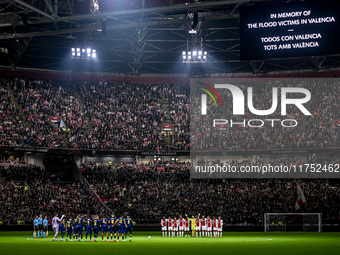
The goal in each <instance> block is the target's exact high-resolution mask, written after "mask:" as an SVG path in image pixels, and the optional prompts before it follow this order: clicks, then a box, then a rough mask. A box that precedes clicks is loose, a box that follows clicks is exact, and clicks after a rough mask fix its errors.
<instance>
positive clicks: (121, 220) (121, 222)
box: [117, 216, 126, 242]
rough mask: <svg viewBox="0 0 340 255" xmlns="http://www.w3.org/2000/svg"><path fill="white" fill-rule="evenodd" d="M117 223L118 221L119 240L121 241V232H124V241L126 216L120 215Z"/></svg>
mask: <svg viewBox="0 0 340 255" xmlns="http://www.w3.org/2000/svg"><path fill="white" fill-rule="evenodd" d="M117 223H118V238H117V241H118V242H119V234H122V239H123V240H122V241H123V242H124V232H125V227H126V224H125V218H124V217H123V216H121V217H119V218H118V219H117Z"/></svg>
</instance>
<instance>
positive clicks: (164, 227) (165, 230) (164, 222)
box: [161, 218, 168, 237]
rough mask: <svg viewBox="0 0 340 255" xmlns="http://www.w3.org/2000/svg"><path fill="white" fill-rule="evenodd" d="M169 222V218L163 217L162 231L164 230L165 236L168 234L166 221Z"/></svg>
mask: <svg viewBox="0 0 340 255" xmlns="http://www.w3.org/2000/svg"><path fill="white" fill-rule="evenodd" d="M167 222H168V220H167V219H164V218H163V219H161V226H162V232H163V237H164V236H165V237H166V236H167V235H166V234H167V229H166V223H167Z"/></svg>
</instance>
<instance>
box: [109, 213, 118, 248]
mask: <svg viewBox="0 0 340 255" xmlns="http://www.w3.org/2000/svg"><path fill="white" fill-rule="evenodd" d="M116 222H117V218H116V217H115V216H114V215H113V214H112V215H111V218H110V233H111V242H112V232H113V233H114V241H115V242H116V234H117V226H116Z"/></svg>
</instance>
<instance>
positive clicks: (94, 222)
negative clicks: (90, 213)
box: [93, 216, 100, 242]
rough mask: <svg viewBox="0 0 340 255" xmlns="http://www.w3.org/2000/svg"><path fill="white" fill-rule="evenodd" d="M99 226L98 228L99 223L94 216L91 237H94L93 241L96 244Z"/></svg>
mask: <svg viewBox="0 0 340 255" xmlns="http://www.w3.org/2000/svg"><path fill="white" fill-rule="evenodd" d="M99 226H100V221H99V219H98V216H96V217H95V218H94V220H93V232H94V233H93V235H94V241H95V242H97V237H98V234H99Z"/></svg>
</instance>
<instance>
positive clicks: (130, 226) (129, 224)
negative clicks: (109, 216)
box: [125, 214, 133, 242]
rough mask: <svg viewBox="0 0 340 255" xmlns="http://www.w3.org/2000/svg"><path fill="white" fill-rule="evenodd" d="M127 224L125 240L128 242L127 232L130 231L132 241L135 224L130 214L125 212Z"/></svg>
mask: <svg viewBox="0 0 340 255" xmlns="http://www.w3.org/2000/svg"><path fill="white" fill-rule="evenodd" d="M125 215H126V216H125V224H126V228H125V241H126V242H127V240H126V239H127V234H128V232H129V233H130V242H131V237H132V226H133V222H132V219H131V217H130V216H128V215H127V214H125Z"/></svg>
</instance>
